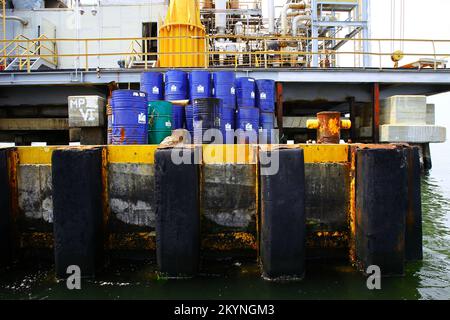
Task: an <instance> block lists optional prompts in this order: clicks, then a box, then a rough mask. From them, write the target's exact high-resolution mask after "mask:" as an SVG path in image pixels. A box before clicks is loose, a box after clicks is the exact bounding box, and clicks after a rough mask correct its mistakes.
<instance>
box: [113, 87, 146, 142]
mask: <svg viewBox="0 0 450 320" xmlns="http://www.w3.org/2000/svg"><path fill="white" fill-rule="evenodd" d="M147 105H148V102H147V94H146V93H145V92H141V91H136V90H116V91H113V94H112V113H113V115H112V137H111V143H112V144H147V129H148V123H147V118H148V115H147Z"/></svg>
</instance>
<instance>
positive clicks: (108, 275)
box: [0, 176, 450, 299]
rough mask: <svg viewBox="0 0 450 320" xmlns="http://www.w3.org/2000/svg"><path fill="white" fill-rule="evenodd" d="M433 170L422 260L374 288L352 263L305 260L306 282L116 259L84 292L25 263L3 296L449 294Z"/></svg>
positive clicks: (449, 259)
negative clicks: (183, 272) (191, 272)
mask: <svg viewBox="0 0 450 320" xmlns="http://www.w3.org/2000/svg"><path fill="white" fill-rule="evenodd" d="M440 186H441V184H440V182H438V180H436V179H435V178H433V177H431V176H425V177H424V178H423V182H422V205H423V220H424V221H423V222H424V223H423V226H424V261H422V262H417V263H410V264H408V265H407V269H406V271H407V272H406V276H405V277H400V278H399V277H393V278H383V280H382V290H380V291H369V290H368V289H367V287H366V279H365V278H364V277H363V276H362V275H361V274H359V273H358V272H356V271H355V270H354V269H353V268H352V267H351V266H349V264H348V262H347V261H345V260H342V261H326V262H312V261H308V264H307V274H306V278H305V279H304V280H303V281H302V282H294V283H273V282H266V281H263V280H262V279H261V278H260V276H259V271H258V268H257V266H256V263H255V262H253V261H250V262H248V261H247V262H245V261H240V262H239V263H234V262H231V261H227V262H217V263H215V264H208V269H207V270H204V271H203V273H202V274H201V275H200V276H198V277H197V278H195V279H191V280H178V281H175V280H170V281H167V280H162V279H158V278H157V277H156V276H155V272H154V271H155V270H154V268H155V266H154V264H153V263H150V264H149V263H135V264H132V265H130V264H129V263H128V262H127V263H124V264H120V263H114V264H113V267H111V268H109V269H108V270H107V271H106V272H104V273H103V274H101V275H100V276H99V277H98V279H97V280H95V281H85V282H83V284H82V290H81V291H69V290H67V289H66V287H65V283H64V282H60V283H56V282H55V281H54V270H53V267H52V265H51V264H42V265H40V266H38V267H37V266H36V265H35V264H33V265H28V266H24V265H20V269H18V266H17V267H16V268H14V270H13V271H12V270H10V271H7V272H5V273H3V275H2V276H0V299H65V298H71V299H72V298H73V299H77V298H84V299H96V298H103V299H120V298H125V299H196V298H198V299H271V298H272V299H450V247H449V245H450V225H449V215H450V197H449V196H448V195H445V194H444V192H443V191H442V190H441V187H440Z"/></svg>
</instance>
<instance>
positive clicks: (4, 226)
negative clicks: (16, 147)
mask: <svg viewBox="0 0 450 320" xmlns="http://www.w3.org/2000/svg"><path fill="white" fill-rule="evenodd" d="M10 150H11V149H7V148H4V149H0V266H2V265H8V264H9V263H10V262H11V257H12V231H11V228H12V221H11V203H10V202H11V201H10V197H11V190H10V181H9V168H8V154H9V152H10Z"/></svg>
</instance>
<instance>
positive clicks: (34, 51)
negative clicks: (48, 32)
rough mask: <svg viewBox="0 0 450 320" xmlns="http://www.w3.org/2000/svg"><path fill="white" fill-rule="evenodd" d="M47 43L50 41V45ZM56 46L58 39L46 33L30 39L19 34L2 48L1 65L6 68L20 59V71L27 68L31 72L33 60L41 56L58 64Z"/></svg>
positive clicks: (0, 51) (0, 53)
mask: <svg viewBox="0 0 450 320" xmlns="http://www.w3.org/2000/svg"><path fill="white" fill-rule="evenodd" d="M2 42H3V43H5V42H4V41H2ZM46 43H50V47H49V46H47V45H46ZM56 48H57V46H56V41H54V40H51V39H48V38H47V37H46V36H45V35H42V36H40V37H39V38H37V39H29V38H27V37H25V36H23V35H18V36H17V37H16V38H14V39H13V40H9V41H8V42H6V45H4V46H3V49H2V50H0V65H2V66H4V68H5V69H6V68H7V66H8V65H9V63H11V62H13V61H14V60H15V59H18V64H17V65H18V69H19V70H20V71H22V70H25V69H26V70H27V71H28V72H30V71H31V66H32V64H31V60H32V59H39V58H40V59H42V60H45V61H47V62H48V63H50V64H53V65H55V66H57V65H58V57H59V55H58V53H57V50H56ZM43 52H44V53H43Z"/></svg>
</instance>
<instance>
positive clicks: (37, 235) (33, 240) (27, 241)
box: [20, 232, 54, 249]
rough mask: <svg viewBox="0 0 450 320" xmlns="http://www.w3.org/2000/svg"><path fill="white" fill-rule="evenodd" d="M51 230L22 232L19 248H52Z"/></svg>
mask: <svg viewBox="0 0 450 320" xmlns="http://www.w3.org/2000/svg"><path fill="white" fill-rule="evenodd" d="M53 243H54V238H53V232H22V233H21V234H20V248H22V249H27V248H28V249H53Z"/></svg>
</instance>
